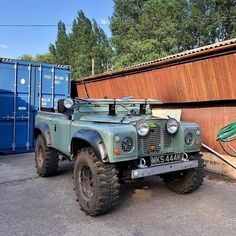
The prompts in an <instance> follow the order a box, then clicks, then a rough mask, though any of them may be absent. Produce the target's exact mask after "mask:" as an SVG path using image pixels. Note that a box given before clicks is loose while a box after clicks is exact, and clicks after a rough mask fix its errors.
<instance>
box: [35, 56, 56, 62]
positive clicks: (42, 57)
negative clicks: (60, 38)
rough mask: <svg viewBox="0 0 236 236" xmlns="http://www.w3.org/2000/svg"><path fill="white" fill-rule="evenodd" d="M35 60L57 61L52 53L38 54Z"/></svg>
mask: <svg viewBox="0 0 236 236" xmlns="http://www.w3.org/2000/svg"><path fill="white" fill-rule="evenodd" d="M34 61H35V62H45V63H51V64H54V63H55V59H54V57H53V55H52V54H51V53H46V54H37V55H36V56H35V58H34Z"/></svg>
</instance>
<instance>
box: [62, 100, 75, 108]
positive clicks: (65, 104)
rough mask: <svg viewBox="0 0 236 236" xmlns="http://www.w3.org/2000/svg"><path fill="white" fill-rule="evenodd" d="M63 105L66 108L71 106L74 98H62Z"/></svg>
mask: <svg viewBox="0 0 236 236" xmlns="http://www.w3.org/2000/svg"><path fill="white" fill-rule="evenodd" d="M64 106H65V108H67V109H70V108H72V107H73V106H74V100H73V99H71V98H67V99H65V100H64Z"/></svg>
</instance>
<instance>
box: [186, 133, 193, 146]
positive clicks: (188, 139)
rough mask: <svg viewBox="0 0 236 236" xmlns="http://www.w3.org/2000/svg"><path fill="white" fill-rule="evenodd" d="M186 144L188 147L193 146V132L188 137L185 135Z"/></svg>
mask: <svg viewBox="0 0 236 236" xmlns="http://www.w3.org/2000/svg"><path fill="white" fill-rule="evenodd" d="M184 140H185V143H186V144H187V145H191V144H192V143H193V133H192V132H188V133H187V134H186V135H185V138H184Z"/></svg>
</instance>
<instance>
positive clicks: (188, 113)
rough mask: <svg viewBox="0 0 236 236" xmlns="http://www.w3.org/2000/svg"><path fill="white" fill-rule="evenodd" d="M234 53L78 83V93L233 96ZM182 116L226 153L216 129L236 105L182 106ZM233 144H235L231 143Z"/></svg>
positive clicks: (177, 98) (232, 116)
mask: <svg viewBox="0 0 236 236" xmlns="http://www.w3.org/2000/svg"><path fill="white" fill-rule="evenodd" d="M235 68H236V53H235V52H234V51H233V52H231V53H229V54H225V55H215V56H214V55H213V56H211V57H209V58H207V59H206V58H198V59H196V60H195V61H188V62H185V63H183V64H177V65H171V66H170V65H169V66H168V65H167V66H165V67H162V68H158V67H157V68H154V67H153V68H152V69H151V70H149V71H143V72H140V71H139V70H138V69H137V70H136V72H134V73H133V74H127V73H120V74H119V75H116V77H115V78H110V79H102V78H101V79H100V80H98V81H86V80H85V81H84V84H81V83H78V84H77V91H78V94H79V97H81V98H83V97H88V96H89V97H90V98H104V97H107V98H121V97H124V96H128V95H132V96H134V98H155V99H159V100H161V101H163V102H170V103H173V102H174V103H175V102H177V103H178V102H190V103H191V102H198V101H199V102H200V101H212V100H219V101H220V100H230V99H236V85H235V81H236V73H235ZM182 120H184V121H194V122H196V123H198V124H199V125H200V126H201V128H202V134H203V142H204V143H205V144H206V145H208V146H210V147H211V148H213V149H215V150H216V151H218V152H219V153H221V154H225V153H224V151H223V150H222V148H221V147H220V145H219V143H218V142H217V141H216V137H217V133H218V131H219V130H220V129H221V128H222V127H223V126H224V125H226V124H228V123H231V122H233V121H235V120H236V107H233V106H231V107H229V106H226V107H222V106H219V107H196V108H187V109H186V108H183V109H182ZM234 147H235V146H234Z"/></svg>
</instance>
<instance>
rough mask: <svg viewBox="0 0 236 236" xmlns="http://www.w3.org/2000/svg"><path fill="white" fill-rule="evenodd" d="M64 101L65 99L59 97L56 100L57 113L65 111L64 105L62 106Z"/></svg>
mask: <svg viewBox="0 0 236 236" xmlns="http://www.w3.org/2000/svg"><path fill="white" fill-rule="evenodd" d="M64 101H65V99H59V100H58V101H57V111H58V112H59V113H65V112H66V107H65V106H64Z"/></svg>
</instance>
